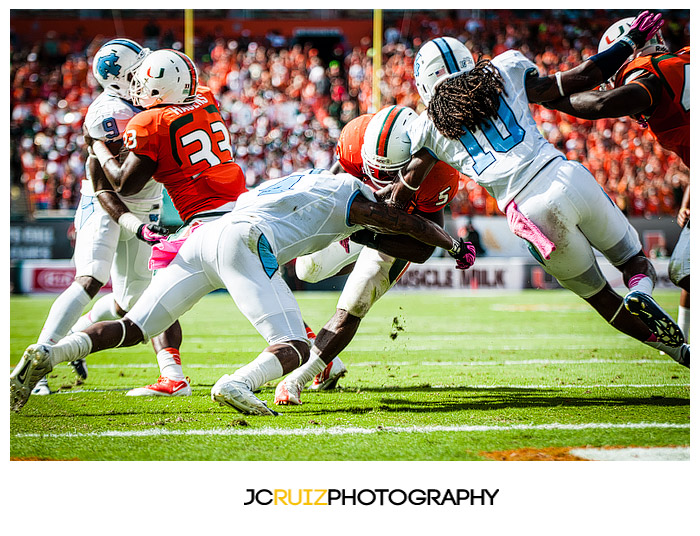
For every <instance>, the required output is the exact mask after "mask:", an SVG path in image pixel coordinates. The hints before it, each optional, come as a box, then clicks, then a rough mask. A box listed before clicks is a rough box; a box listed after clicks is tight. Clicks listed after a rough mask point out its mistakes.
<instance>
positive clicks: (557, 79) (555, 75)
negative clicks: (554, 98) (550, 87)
mask: <svg viewBox="0 0 700 536" xmlns="http://www.w3.org/2000/svg"><path fill="white" fill-rule="evenodd" d="M554 79H555V80H556V81H557V87H558V88H559V95H561V96H562V97H566V93H564V88H563V87H562V85H561V71H557V72H556V73H554Z"/></svg>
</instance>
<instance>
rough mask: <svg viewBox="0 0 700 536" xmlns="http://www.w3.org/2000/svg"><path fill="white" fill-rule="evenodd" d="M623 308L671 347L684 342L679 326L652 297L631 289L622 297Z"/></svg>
mask: <svg viewBox="0 0 700 536" xmlns="http://www.w3.org/2000/svg"><path fill="white" fill-rule="evenodd" d="M624 304H625V309H627V310H628V311H629V312H630V313H631V314H633V315H634V316H638V317H639V319H640V320H641V321H642V322H644V323H645V324H646V326H647V327H648V328H649V329H650V330H651V332H652V333H653V334H654V335H656V339H657V340H658V341H659V342H661V343H663V344H667V345H668V346H670V347H672V348H678V347H679V346H680V345H681V344H683V343H684V342H685V337H684V336H683V332H682V331H681V328H679V327H678V324H676V323H675V322H674V321H673V319H672V318H671V317H670V316H668V314H667V313H666V311H664V310H663V309H662V308H661V307H659V305H658V304H657V303H656V302H655V301H654V299H653V298H652V297H651V296H649V295H648V294H645V293H643V292H639V291H636V290H633V291H631V292H628V293H627V295H626V296H625V298H624Z"/></svg>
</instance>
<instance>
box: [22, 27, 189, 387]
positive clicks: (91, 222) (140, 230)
mask: <svg viewBox="0 0 700 536" xmlns="http://www.w3.org/2000/svg"><path fill="white" fill-rule="evenodd" d="M149 53H150V50H148V49H145V48H142V47H141V45H139V44H138V43H136V42H134V41H131V40H129V39H112V40H110V41H108V42H107V43H105V44H104V45H102V46H101V47H100V49H99V50H98V51H97V53H96V54H95V57H94V58H93V62H92V73H93V75H94V77H95V79H96V80H97V81H98V82H99V84H100V85H101V86H102V87H103V89H104V91H103V92H102V93H101V94H100V95H99V96H98V97H97V98H96V99H95V101H94V102H93V103H92V104H90V106H89V107H88V110H87V113H86V116H85V122H84V129H86V130H87V131H88V132H89V133H90V135H91V136H92V137H94V138H96V139H101V140H103V141H104V143H105V146H106V147H107V148H108V150H109V151H110V154H115V155H116V154H118V153H119V151H120V149H121V147H122V136H123V134H124V129H125V127H126V124H127V122H128V121H129V120H130V119H131V118H132V117H134V115H136V114H137V113H139V112H140V111H141V109H140V108H137V107H135V106H134V105H133V104H132V103H131V100H129V85H130V83H131V77H132V75H133V71H134V69H135V68H136V67H138V65H139V64H140V62H141V61H142V60H143V59H144V58H145V57H146V56H147V55H148V54H149ZM91 164H92V163H91V162H90V160H89V159H88V161H87V162H86V170H85V176H86V178H85V180H83V183H82V187H81V198H80V203H79V206H78V210H77V211H76V214H75V229H76V242H75V250H74V255H73V259H74V263H75V270H76V277H75V280H74V282H73V283H72V284H71V285H70V286H69V287H68V288H67V289H66V290H65V291H64V292H63V293H61V294H60V295H59V296H58V298H56V300H55V301H54V303H53V305H52V306H51V309H50V311H49V314H48V317H47V319H46V322H45V323H44V327H43V329H42V331H41V334H40V335H39V339H38V341H37V342H38V343H40V344H55V343H56V342H58V341H59V340H60V339H61V338H62V337H64V336H65V335H66V334H68V333H69V331H70V330H71V329H72V331H79V330H80V329H82V328H84V327H87V326H88V325H90V324H91V323H93V322H98V321H100V320H112V319H116V318H119V317H120V316H123V315H124V313H125V311H128V310H129V308H130V307H131V306H132V305H133V303H135V302H136V299H137V298H138V297H139V296H140V295H141V293H142V292H143V291H144V289H145V288H146V287H147V286H148V283H149V282H150V280H151V272H150V271H149V270H148V268H147V264H148V257H149V255H150V252H151V244H152V243H155V242H157V241H158V240H159V239H160V238H161V237H162V236H164V235H165V234H167V230H166V229H164V228H162V227H160V226H159V225H158V223H159V220H160V207H161V204H162V187H161V185H160V184H158V183H156V182H154V181H152V180H151V181H148V182H147V183H146V185H145V187H144V188H143V189H142V190H141V191H140V192H138V193H134V194H133V195H130V196H118V195H116V194H115V193H114V191H113V190H112V188H111V186H109V184H105V183H103V182H102V180H103V177H102V176H101V174H100V173H99V170H97V169H95V167H94V166H93V165H91ZM110 277H111V280H112V288H113V290H112V293H110V294H108V295H106V296H104V297H102V298H100V299H99V300H98V301H97V302H96V303H95V304H94V305H93V307H92V309H91V310H90V311H89V312H88V313H87V314H86V315H84V316H83V317H82V318H80V315H81V313H82V311H83V309H84V308H85V306H86V305H87V304H88V303H89V302H90V300H92V298H94V297H95V295H96V294H97V292H98V291H99V290H100V289H101V288H102V287H103V286H104V285H105V284H106V283H107V281H108V280H109V279H110ZM76 322H77V323H76ZM71 327H72V328H71ZM175 329H176V327H175V328H173V330H170V331H169V332H168V333H165V334H163V336H162V337H161V339H160V340H159V341H154V346H155V347H156V351H160V350H163V349H164V348H171V347H174V348H179V341H178V340H177V334H176V333H175V336H173V332H174V331H175ZM71 365H73V368H74V369H75V371H76V373H77V374H78V375H79V376H80V377H81V378H82V379H86V378H87V364H86V363H85V361H84V360H79V361H76V362H73V363H71ZM50 393H51V391H50V389H49V386H48V381H47V379H46V378H43V379H42V380H41V381H40V382H39V383H38V384H37V386H36V389H35V392H34V394H40V395H42V394H50Z"/></svg>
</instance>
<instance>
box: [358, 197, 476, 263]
mask: <svg viewBox="0 0 700 536" xmlns="http://www.w3.org/2000/svg"><path fill="white" fill-rule="evenodd" d="M348 219H349V221H350V223H352V224H355V225H362V226H363V227H365V228H367V229H370V230H372V231H375V232H378V233H388V234H403V235H408V236H410V237H412V238H414V239H416V240H419V241H421V242H423V243H425V244H428V245H430V246H435V247H439V248H442V249H444V250H446V251H447V252H448V253H449V254H450V255H452V256H453V257H454V258H455V259H457V267H458V268H460V269H463V270H464V269H467V268H469V267H470V266H471V265H472V264H473V263H474V260H475V257H476V255H475V254H474V246H472V245H471V243H468V242H464V241H463V240H455V239H454V238H452V237H451V236H450V235H449V233H448V232H447V231H445V230H444V229H443V228H442V227H440V226H439V225H437V224H436V223H433V222H432V221H430V220H428V219H426V218H424V217H422V216H418V215H415V214H408V213H406V212H404V211H403V210H400V209H398V208H396V207H392V206H389V205H385V204H381V203H375V202H373V201H370V200H369V199H367V198H366V197H363V196H360V195H358V196H356V197H355V199H354V201H353V203H352V205H351V206H350V211H349V214H348ZM470 246H471V249H469V247H470ZM398 257H399V258H401V255H398Z"/></svg>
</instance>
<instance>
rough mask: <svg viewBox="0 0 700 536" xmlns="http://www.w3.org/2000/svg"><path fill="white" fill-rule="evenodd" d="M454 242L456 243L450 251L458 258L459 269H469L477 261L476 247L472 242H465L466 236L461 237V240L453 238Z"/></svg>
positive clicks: (453, 256) (451, 254)
mask: <svg viewBox="0 0 700 536" xmlns="http://www.w3.org/2000/svg"><path fill="white" fill-rule="evenodd" d="M452 242H453V243H454V245H453V246H452V249H451V250H449V251H448V253H449V254H450V256H451V257H452V258H453V259H456V260H457V269H458V270H468V269H469V268H471V267H472V265H473V264H474V261H476V248H475V247H474V245H473V244H472V243H471V242H465V241H464V238H460V239H459V242H458V241H457V240H455V239H454V238H453V239H452Z"/></svg>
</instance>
